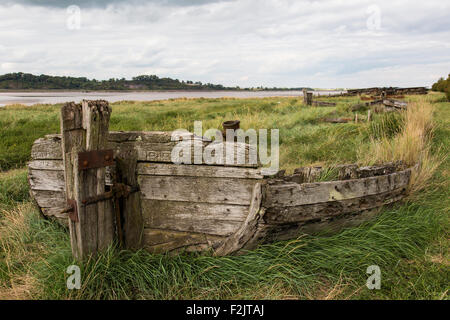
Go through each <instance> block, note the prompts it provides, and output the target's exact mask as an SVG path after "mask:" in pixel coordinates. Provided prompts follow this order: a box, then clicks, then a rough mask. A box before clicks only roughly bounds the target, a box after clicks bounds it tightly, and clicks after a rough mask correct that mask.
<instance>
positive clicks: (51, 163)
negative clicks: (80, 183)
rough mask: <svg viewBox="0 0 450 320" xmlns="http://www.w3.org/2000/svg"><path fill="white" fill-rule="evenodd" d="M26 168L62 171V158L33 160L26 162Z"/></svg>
mask: <svg viewBox="0 0 450 320" xmlns="http://www.w3.org/2000/svg"><path fill="white" fill-rule="evenodd" d="M28 168H29V169H34V170H54V171H63V172H64V163H63V161H62V160H33V161H30V162H29V163H28Z"/></svg>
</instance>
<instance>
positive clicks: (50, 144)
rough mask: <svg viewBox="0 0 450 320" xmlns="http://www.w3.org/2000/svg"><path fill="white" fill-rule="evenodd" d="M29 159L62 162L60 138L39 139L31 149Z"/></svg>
mask: <svg viewBox="0 0 450 320" xmlns="http://www.w3.org/2000/svg"><path fill="white" fill-rule="evenodd" d="M31 158H32V159H33V160H40V159H49V160H51V159H57V160H62V151H61V138H57V137H54V138H39V139H37V140H36V141H35V142H34V144H33V146H32V147H31Z"/></svg>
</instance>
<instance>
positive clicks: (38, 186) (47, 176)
mask: <svg viewBox="0 0 450 320" xmlns="http://www.w3.org/2000/svg"><path fill="white" fill-rule="evenodd" d="M28 181H29V183H30V186H31V189H33V190H48V191H64V189H65V188H64V171H53V170H34V169H31V170H29V171H28Z"/></svg>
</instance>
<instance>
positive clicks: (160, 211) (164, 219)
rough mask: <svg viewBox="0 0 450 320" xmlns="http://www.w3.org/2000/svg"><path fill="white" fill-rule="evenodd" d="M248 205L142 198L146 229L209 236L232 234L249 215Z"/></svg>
mask: <svg viewBox="0 0 450 320" xmlns="http://www.w3.org/2000/svg"><path fill="white" fill-rule="evenodd" d="M248 210H249V207H248V206H240V205H223V204H210V203H192V202H181V201H162V200H147V199H144V200H142V211H143V215H144V220H145V227H146V228H158V229H168V230H178V231H189V232H200V233H206V234H212V235H230V234H232V233H234V232H235V231H236V230H237V229H238V228H239V227H240V225H241V224H242V222H243V221H244V220H245V218H246V216H247V215H248Z"/></svg>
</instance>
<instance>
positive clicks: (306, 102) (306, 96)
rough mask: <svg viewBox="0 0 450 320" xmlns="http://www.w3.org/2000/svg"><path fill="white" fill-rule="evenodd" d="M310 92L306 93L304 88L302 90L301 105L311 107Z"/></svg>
mask: <svg viewBox="0 0 450 320" xmlns="http://www.w3.org/2000/svg"><path fill="white" fill-rule="evenodd" d="M312 98H313V96H312V92H308V90H307V89H306V88H303V104H304V105H307V106H311V105H312Z"/></svg>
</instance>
